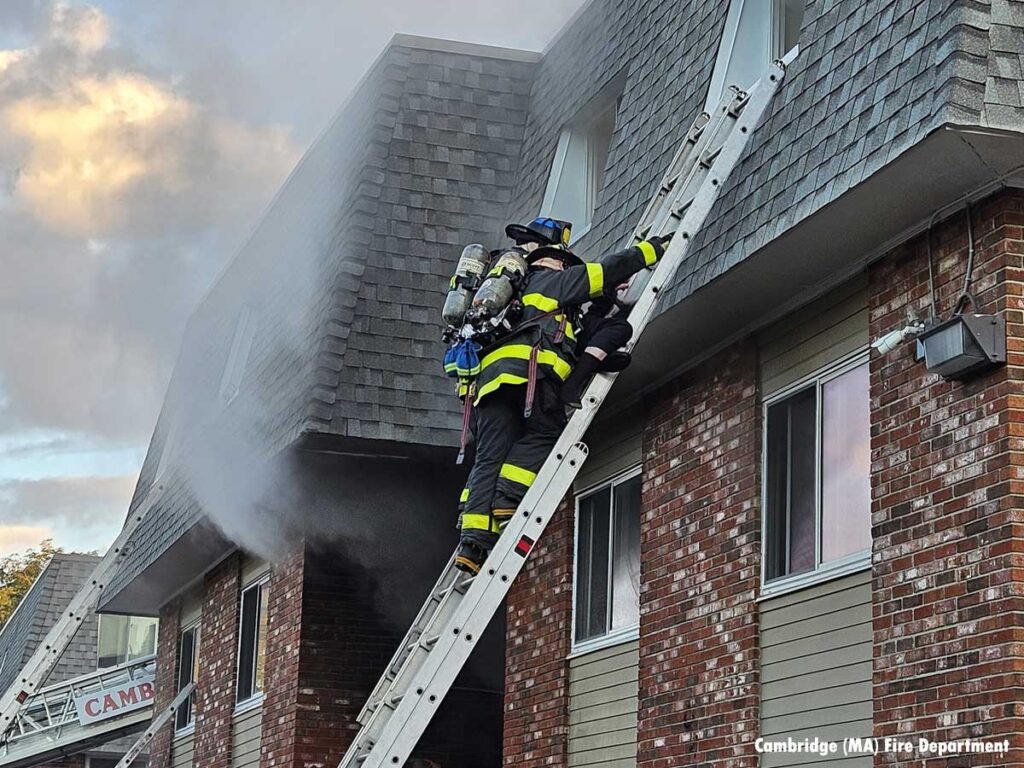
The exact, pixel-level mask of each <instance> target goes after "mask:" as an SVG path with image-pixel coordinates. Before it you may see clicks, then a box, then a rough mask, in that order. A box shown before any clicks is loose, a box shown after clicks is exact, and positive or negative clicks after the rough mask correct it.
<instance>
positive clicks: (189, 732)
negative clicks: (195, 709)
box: [174, 720, 196, 740]
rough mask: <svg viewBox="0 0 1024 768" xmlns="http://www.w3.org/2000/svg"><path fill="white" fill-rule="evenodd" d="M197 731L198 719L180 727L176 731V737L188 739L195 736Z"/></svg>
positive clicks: (176, 738)
mask: <svg viewBox="0 0 1024 768" xmlns="http://www.w3.org/2000/svg"><path fill="white" fill-rule="evenodd" d="M195 733H196V721H195V720H193V721H192V722H191V723H189V724H188V725H186V726H185V727H184V728H178V729H176V730H175V731H174V739H175V740H178V739H187V738H188V737H189V736H194V735H195Z"/></svg>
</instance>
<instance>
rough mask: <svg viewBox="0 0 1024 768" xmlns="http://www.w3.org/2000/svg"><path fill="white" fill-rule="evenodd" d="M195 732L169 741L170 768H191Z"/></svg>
mask: <svg viewBox="0 0 1024 768" xmlns="http://www.w3.org/2000/svg"><path fill="white" fill-rule="evenodd" d="M194 751H195V734H192V733H190V734H188V735H187V736H182V737H179V738H176V739H175V740H174V741H172V742H171V768H192V754H193V752H194Z"/></svg>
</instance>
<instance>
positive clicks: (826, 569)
mask: <svg viewBox="0 0 1024 768" xmlns="http://www.w3.org/2000/svg"><path fill="white" fill-rule="evenodd" d="M870 567H871V550H869V549H865V550H863V551H861V552H854V553H853V554H852V555H847V556H846V557H844V558H843V559H842V560H836V561H835V562H831V563H828V564H826V565H822V566H819V567H818V568H817V570H814V571H808V572H807V573H800V574H797V575H795V576H783V577H782V578H779V579H773V580H772V581H770V582H768V583H767V584H763V585H762V586H761V594H760V595H759V596H758V598H757V600H758V602H760V601H761V600H770V599H772V598H773V597H779V596H781V595H788V594H789V593H790V592H798V591H799V590H801V589H807V588H808V587H814V586H817V585H818V584H824V583H825V582H826V581H832V580H833V579H839V578H842V577H843V576H849V575H851V574H854V573H858V572H860V571H864V570H867V569H869V568H870Z"/></svg>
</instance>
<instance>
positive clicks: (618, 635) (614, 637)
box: [568, 464, 643, 659]
mask: <svg viewBox="0 0 1024 768" xmlns="http://www.w3.org/2000/svg"><path fill="white" fill-rule="evenodd" d="M642 472H643V466H642V465H639V464H638V465H636V466H633V467H630V468H629V469H626V470H623V471H622V472H619V473H618V474H616V475H612V476H611V477H608V478H606V479H604V480H601V481H599V482H596V483H592V484H591V485H589V486H587V487H586V488H583V489H581V490H579V491H576V492H575V493H574V496H575V501H574V515H573V534H572V539H573V549H572V558H573V559H572V615H571V617H570V631H571V632H572V642H571V643H570V650H569V656H568V658H570V659H573V658H576V657H577V656H583V655H584V654H587V653H592V652H593V651H598V650H601V649H602V648H611V647H612V646H615V645H622V644H623V643H628V642H630V641H631V640H636V639H637V638H638V637H640V624H639V622H638V623H636V624H631V625H630V626H628V627H619V628H618V629H613V630H611V631H610V632H608V633H606V634H604V635H600V636H598V637H592V638H590V639H589V640H583V641H580V642H577V641H576V593H577V588H578V585H577V583H576V577H577V572H578V569H577V568H576V565H577V563H579V561H580V500H581V499H582V498H583V497H584V496H589V495H591V494H593V493H596V492H598V491H600V490H602V489H604V488H607V487H611V486H613V485H616V484H619V483H624V482H626V481H627V480H632V479H633V478H634V477H637V476H638V475H640V474H641V473H642ZM642 512H643V510H641V513H642ZM611 523H612V521H609V525H611ZM613 540H614V539H613V537H612V536H611V532H610V531H609V537H608V544H609V546H611V543H612V541H613ZM609 567H611V562H610V560H609Z"/></svg>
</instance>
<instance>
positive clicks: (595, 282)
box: [545, 237, 665, 307]
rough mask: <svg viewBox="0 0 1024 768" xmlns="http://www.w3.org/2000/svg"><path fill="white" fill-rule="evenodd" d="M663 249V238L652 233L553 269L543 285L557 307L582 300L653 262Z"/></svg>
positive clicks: (594, 296)
mask: <svg viewBox="0 0 1024 768" xmlns="http://www.w3.org/2000/svg"><path fill="white" fill-rule="evenodd" d="M664 252H665V247H664V245H663V243H662V240H661V239H660V238H657V237H652V238H651V239H650V240H645V241H643V242H641V243H637V244H636V245H634V246H632V247H631V248H626V249H625V250H622V251H616V252H615V253H609V254H607V255H605V256H602V257H601V258H600V259H598V260H597V261H592V262H589V263H587V264H583V265H581V266H576V267H569V268H568V269H565V270H563V271H561V272H554V273H552V276H551V277H550V278H549V279H548V280H546V281H545V283H546V286H545V287H546V288H547V291H548V292H549V293H550V294H551V298H552V299H554V300H555V301H557V302H558V306H560V307H566V306H572V305H574V304H582V303H584V302H586V301H589V300H590V299H596V298H597V297H599V296H601V295H603V294H604V293H605V292H606V291H608V290H611V289H613V287H614V286H617V285H618V284H619V283H621V282H623V281H624V280H626V279H627V278H629V277H630V276H631V275H633V274H635V273H637V272H639V271H640V270H641V269H644V268H646V267H650V266H653V265H654V264H656V263H657V261H658V259H660V258H661V256H662V254H663V253H664Z"/></svg>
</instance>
